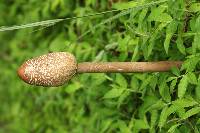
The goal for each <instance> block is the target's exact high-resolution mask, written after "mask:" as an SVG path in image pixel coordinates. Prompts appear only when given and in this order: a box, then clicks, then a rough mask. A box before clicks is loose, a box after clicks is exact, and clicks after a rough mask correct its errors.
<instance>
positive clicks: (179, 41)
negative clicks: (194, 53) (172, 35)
mask: <svg viewBox="0 0 200 133" xmlns="http://www.w3.org/2000/svg"><path fill="white" fill-rule="evenodd" d="M176 44H177V48H178V50H179V51H180V52H181V53H182V54H184V55H185V54H186V53H185V46H184V45H183V40H182V37H181V36H178V38H177V40H176Z"/></svg>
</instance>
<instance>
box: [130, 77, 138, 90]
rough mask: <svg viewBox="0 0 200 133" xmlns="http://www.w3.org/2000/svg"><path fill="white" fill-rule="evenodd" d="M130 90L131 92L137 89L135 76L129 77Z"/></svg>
mask: <svg viewBox="0 0 200 133" xmlns="http://www.w3.org/2000/svg"><path fill="white" fill-rule="evenodd" d="M131 89H133V90H138V89H139V81H138V79H137V78H136V77H135V76H132V77H131Z"/></svg>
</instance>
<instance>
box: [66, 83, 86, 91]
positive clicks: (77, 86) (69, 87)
mask: <svg viewBox="0 0 200 133" xmlns="http://www.w3.org/2000/svg"><path fill="white" fill-rule="evenodd" d="M81 87H82V85H81V84H80V83H79V82H74V83H73V84H69V85H67V87H66V89H65V92H67V93H69V94H71V93H74V92H75V91H77V90H78V89H80V88H81Z"/></svg>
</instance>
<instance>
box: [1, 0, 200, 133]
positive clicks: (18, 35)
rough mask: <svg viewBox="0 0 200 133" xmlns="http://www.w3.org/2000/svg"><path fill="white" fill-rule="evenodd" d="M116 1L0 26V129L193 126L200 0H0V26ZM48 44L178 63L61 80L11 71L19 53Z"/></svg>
mask: <svg viewBox="0 0 200 133" xmlns="http://www.w3.org/2000/svg"><path fill="white" fill-rule="evenodd" d="M113 9H116V10H119V11H113V12H111V13H106V14H102V15H95V16H91V17H86V18H79V19H70V20H66V21H62V22H60V23H56V24H54V25H52V24H51V23H50V24H49V25H45V26H44V25H43V26H39V27H35V28H27V29H19V30H13V31H4V32H0V44H1V51H0V67H1V70H0V132H2V133H5V132H7V133H13V132H15V133H27V132H34V133H35V132H37V133H64V132H69V133H111V132H113V133H115V132H119V133H131V132H134V133H137V132H143V133H144V132H151V133H154V132H163V133H165V132H175V133H188V132H195V133H198V132H200V119H199V116H200V114H199V112H200V77H199V71H198V70H199V62H200V3H199V2H198V0H162V1H152V0H138V1H137V0H133V1H128V0H46V1H39V0H16V1H15V0H1V1H0V16H1V19H0V26H12V25H21V24H26V23H30V22H38V21H43V20H50V19H57V18H67V17H74V16H83V15H88V14H95V13H98V12H103V11H107V10H113ZM1 28H2V27H0V29H1ZM88 30H90V31H91V32H90V33H88V34H84V33H86V32H87V31H88ZM81 35H84V36H83V37H82V38H80V39H79V37H80V36H81ZM77 40H78V41H77ZM53 51H69V52H71V53H73V54H74V55H75V56H76V58H77V60H78V61H79V62H83V61H159V60H182V61H185V62H184V65H183V66H182V68H181V70H178V69H177V68H173V69H172V70H171V71H170V72H165V73H158V72H155V73H133V74H81V75H77V76H75V77H74V78H73V79H72V80H71V81H70V82H69V83H68V84H66V85H64V86H62V87H58V88H43V87H36V86H30V85H27V84H25V83H23V82H22V81H21V80H20V79H19V78H18V76H17V74H16V70H17V68H18V67H19V66H20V65H21V64H22V62H23V61H24V60H27V59H29V58H31V57H34V56H38V55H42V54H45V53H48V52H53Z"/></svg>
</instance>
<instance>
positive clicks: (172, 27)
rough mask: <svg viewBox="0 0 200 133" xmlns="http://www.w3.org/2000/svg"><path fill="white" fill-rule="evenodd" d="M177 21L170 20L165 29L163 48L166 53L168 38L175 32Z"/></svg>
mask: <svg viewBox="0 0 200 133" xmlns="http://www.w3.org/2000/svg"><path fill="white" fill-rule="evenodd" d="M177 26H178V24H177V22H175V21H172V22H171V23H170V24H169V25H168V26H167V30H166V37H165V42H164V48H165V51H166V53H167V54H168V49H169V44H170V40H171V38H172V36H173V34H174V33H175V32H176V30H177Z"/></svg>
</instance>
